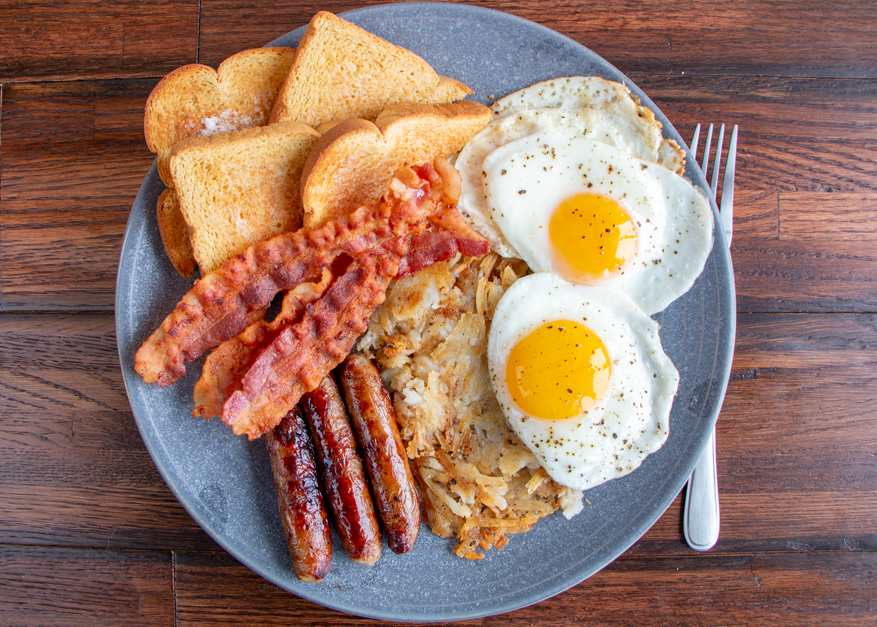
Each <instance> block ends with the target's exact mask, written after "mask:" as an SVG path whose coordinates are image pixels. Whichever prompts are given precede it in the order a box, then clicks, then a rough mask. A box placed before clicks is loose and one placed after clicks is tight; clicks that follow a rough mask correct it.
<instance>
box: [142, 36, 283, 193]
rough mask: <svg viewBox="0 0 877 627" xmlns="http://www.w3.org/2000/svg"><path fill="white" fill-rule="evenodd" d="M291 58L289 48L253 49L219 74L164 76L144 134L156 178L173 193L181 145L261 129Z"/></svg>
mask: <svg viewBox="0 0 877 627" xmlns="http://www.w3.org/2000/svg"><path fill="white" fill-rule="evenodd" d="M294 58H295V50H294V49H293V48H282V47H278V48H253V49H251V50H243V51H241V52H238V53H237V54H234V55H232V56H230V57H229V58H228V59H226V60H225V61H223V62H222V63H221V64H220V65H219V69H217V70H214V69H213V68H211V67H209V66H207V65H202V64H200V63H193V64H190V65H184V66H182V67H179V68H177V69H176V70H174V71H173V72H171V73H170V74H168V75H167V76H165V77H164V78H163V79H162V80H161V81H160V82H159V83H158V85H156V86H155V88H154V89H153V90H152V93H150V94H149V98H148V99H147V100H146V109H145V112H144V116H143V134H144V136H145V137H146V145H147V146H148V147H149V150H151V151H152V152H154V153H156V154H157V155H158V173H159V175H160V176H161V179H162V181H164V183H165V185H167V186H168V187H173V179H172V177H171V175H170V168H169V163H168V161H169V159H170V153H171V150H172V149H173V147H174V145H175V144H176V143H177V142H179V141H182V140H184V139H188V138H191V137H200V136H205V135H210V134H212V133H214V132H223V131H231V130H240V129H244V128H253V127H256V126H263V125H264V124H266V123H267V122H268V116H269V114H270V112H271V108H272V107H273V106H274V101H275V100H276V98H277V92H278V91H279V89H280V86H281V84H282V83H283V81H284V79H285V78H286V75H287V74H288V73H289V68H290V67H291V66H292V62H293V60H294Z"/></svg>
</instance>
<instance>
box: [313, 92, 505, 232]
mask: <svg viewBox="0 0 877 627" xmlns="http://www.w3.org/2000/svg"><path fill="white" fill-rule="evenodd" d="M492 118H493V112H492V111H491V110H490V109H489V108H487V107H485V106H483V105H480V104H477V103H475V102H469V101H465V100H464V101H461V102H453V103H450V104H442V105H426V104H398V105H393V106H391V107H388V108H386V109H385V110H384V111H383V112H382V113H381V114H380V115H379V116H377V119H376V120H375V121H374V123H372V122H369V121H368V120H344V121H342V122H337V123H334V124H331V125H329V124H326V125H324V126H321V127H320V128H321V129H323V130H324V131H325V133H324V134H323V135H322V137H320V139H319V140H317V142H316V143H315V144H314V148H313V150H312V151H311V154H310V156H309V157H308V160H307V162H306V163H305V166H304V171H303V173H302V184H301V188H302V205H303V207H304V212H305V215H304V225H305V226H306V227H308V228H317V227H319V226H321V225H322V224H324V223H325V222H327V221H328V220H332V219H335V218H337V217H340V216H342V215H345V214H347V213H349V212H350V211H352V210H354V209H356V208H357V207H359V206H361V205H364V204H367V203H372V202H377V200H378V199H380V197H381V195H382V194H383V193H384V192H385V191H386V189H387V186H388V185H389V184H390V181H391V180H392V178H393V174H394V173H395V172H396V170H397V169H398V168H400V167H402V166H403V165H405V164H406V163H407V164H409V165H421V164H423V163H427V162H432V161H433V160H435V158H436V157H449V156H451V155H453V154H454V153H456V152H457V151H459V150H460V149H461V148H462V147H463V145H464V144H465V143H466V142H467V141H469V140H470V139H471V138H472V137H474V136H475V134H476V133H478V131H480V130H481V129H482V128H484V127H485V126H486V125H487V123H488V122H489V121H490V120H491V119H492Z"/></svg>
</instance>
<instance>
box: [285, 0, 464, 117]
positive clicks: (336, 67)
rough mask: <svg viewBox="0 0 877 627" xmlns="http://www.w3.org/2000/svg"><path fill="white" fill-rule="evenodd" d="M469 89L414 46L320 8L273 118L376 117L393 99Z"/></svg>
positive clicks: (437, 98) (430, 97) (448, 95)
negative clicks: (438, 70)
mask: <svg viewBox="0 0 877 627" xmlns="http://www.w3.org/2000/svg"><path fill="white" fill-rule="evenodd" d="M317 87H318V88H317ZM471 93H472V90H471V89H469V88H468V87H466V86H465V85H463V84H462V83H460V82H458V81H455V80H453V79H450V78H445V77H440V76H439V75H438V74H436V73H435V71H434V70H433V69H432V68H431V67H430V66H429V64H428V63H427V62H426V61H424V60H423V59H421V58H420V57H419V56H417V55H416V54H414V53H413V52H411V51H410V50H406V49H405V48H401V47H399V46H395V45H393V44H391V43H390V42H388V41H385V40H384V39H381V38H380V37H377V36H375V35H372V34H371V33H369V32H368V31H365V30H363V29H362V28H360V27H358V26H354V25H353V24H351V23H350V22H347V21H346V20H343V19H341V18H340V17H337V16H336V15H333V14H332V13H328V12H326V11H320V12H319V13H317V14H316V15H315V16H314V17H313V19H311V21H310V23H309V24H308V27H307V30H306V31H305V34H304V36H303V37H302V39H301V43H300V44H299V47H298V53H297V54H296V58H295V61H294V62H293V64H292V68H291V69H290V71H289V76H288V77H287V78H286V81H285V82H284V83H283V86H282V87H281V89H280V93H279V95H278V96H277V101H276V103H275V104H274V109H273V111H272V112H271V122H279V121H283V120H293V121H296V122H302V123H304V124H307V125H309V126H312V127H314V128H316V127H317V126H319V125H320V124H323V123H324V122H329V121H332V120H347V119H364V120H374V119H375V118H376V117H377V116H378V114H379V113H380V112H381V111H382V110H383V109H384V108H386V107H388V106H390V105H393V104H397V103H401V102H424V103H430V104H442V103H447V102H453V101H455V100H460V99H461V98H463V97H465V96H467V95H469V94H471Z"/></svg>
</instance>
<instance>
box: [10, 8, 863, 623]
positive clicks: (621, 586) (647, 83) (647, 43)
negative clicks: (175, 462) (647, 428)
mask: <svg viewBox="0 0 877 627" xmlns="http://www.w3.org/2000/svg"><path fill="white" fill-rule="evenodd" d="M243 4H244V3H235V2H226V1H224V0H156V1H155V2H150V3H143V2H129V1H128V0H122V1H121V2H108V1H106V0H71V1H69V2H67V3H56V2H49V1H47V0H33V1H32V2H12V1H11V0H6V1H5V2H3V3H2V4H0V82H2V127H0V131H2V135H0V140H2V142H0V149H2V153H0V177H2V181H0V200H2V205H0V624H3V625H74V624H84V625H100V624H107V625H110V624H112V625H118V624H129V623H130V624H155V625H169V624H179V625H191V624H210V625H213V624H218V623H237V624H246V625H268V624H308V625H324V624H326V625H342V624H343V625H369V624H376V623H375V621H370V620H366V619H359V618H355V617H351V616H346V615H343V614H340V613H337V612H334V611H331V610H326V609H324V608H321V607H318V606H316V605H313V604H311V603H309V602H306V601H303V600H301V599H299V598H297V597H295V596H293V595H290V594H288V593H286V592H284V591H283V590H280V589H278V588H276V587H275V586H274V585H272V584H270V583H268V582H267V581H265V580H263V579H261V578H260V577H259V576H257V575H255V574H253V573H252V572H251V571H249V570H248V569H247V568H245V567H244V566H242V565H240V564H239V563H238V562H237V561H235V559H234V558H232V557H230V556H229V555H228V554H226V553H225V552H224V551H223V550H222V549H220V548H219V547H218V546H217V545H216V544H215V543H214V541H213V540H212V539H211V538H210V537H208V536H207V534H206V533H204V532H203V531H202V530H201V528H200V527H198V525H197V524H195V522H194V521H193V520H192V519H191V518H190V517H189V516H188V515H187V514H186V512H185V511H184V510H183V508H182V507H181V506H180V504H179V503H178V502H177V501H176V500H175V498H174V497H173V495H172V494H171V492H170V490H169V489H168V488H167V486H166V485H165V484H164V482H163V481H162V479H161V477H160V476H159V474H158V472H157V470H156V469H155V466H154V465H153V463H152V460H151V459H150V457H149V455H148V454H147V452H146V449H145V448H144V445H143V442H142V440H141V438H140V434H139V432H138V431H137V427H136V426H135V423H134V420H133V418H132V414H131V411H130V407H129V405H128V401H127V399H126V397H125V392H124V389H123V386H122V379H121V374H120V371H119V363H118V357H117V354H116V340H115V333H114V319H113V289H114V281H115V275H116V266H117V262H118V256H119V249H120V244H121V239H122V234H123V232H124V229H125V222H126V219H127V217H128V212H129V209H130V207H131V203H132V201H133V199H134V196H135V195H136V193H137V190H138V187H139V185H140V182H141V181H142V179H143V176H144V175H145V173H146V171H147V169H148V168H149V166H150V164H151V163H152V160H153V155H152V154H150V152H149V151H148V150H147V149H146V146H145V144H144V141H143V134H142V131H143V129H142V111H143V105H144V102H145V99H146V97H147V96H148V94H149V92H150V90H151V89H152V88H153V87H154V86H155V84H156V83H157V81H158V80H159V79H160V78H161V77H162V76H163V75H164V74H166V73H167V72H169V71H170V70H172V69H174V68H176V67H177V66H179V65H182V64H186V63H192V62H195V61H199V62H202V63H207V64H210V65H213V66H214V67H215V66H216V65H217V64H218V63H219V62H220V61H221V60H223V59H224V58H225V57H227V56H228V55H230V54H232V53H234V52H237V51H239V50H241V49H244V48H247V47H253V46H258V45H262V44H264V43H266V42H268V41H270V40H272V39H274V38H275V37H277V36H279V35H281V34H283V33H285V32H287V31H290V30H293V29H295V28H297V27H299V26H301V25H304V24H305V23H307V21H308V20H309V19H310V17H311V15H312V14H313V13H314V12H315V11H316V10H318V9H327V10H331V11H335V12H340V11H343V10H347V9H351V8H355V7H358V6H362V4H363V3H354V2H349V1H344V0H331V1H329V2H326V3H323V4H318V3H312V2H297V1H295V0H282V1H281V0H263V1H260V2H258V3H253V5H252V6H243ZM479 4H482V5H486V6H490V7H492V8H496V9H500V10H504V11H508V12H511V13H514V14H516V15H520V16H522V17H525V18H528V19H531V20H533V21H536V22H539V23H541V24H544V25H545V26H548V27H550V28H553V29H555V30H557V31H559V32H561V33H564V34H566V35H568V36H570V37H572V38H574V39H576V40H577V41H579V42H581V43H583V44H585V45H586V46H588V47H589V48H591V49H592V50H594V51H595V52H597V53H598V54H600V55H601V56H603V57H604V58H606V59H607V60H608V61H610V62H611V63H613V64H614V65H615V66H617V67H618V68H619V69H621V70H622V71H623V72H625V73H626V74H627V75H628V76H630V77H631V78H632V79H633V80H634V81H635V82H636V83H637V84H638V85H639V86H641V87H642V88H643V89H644V90H645V91H646V92H647V93H649V94H650V95H651V97H652V98H653V99H654V100H655V101H656V103H657V104H658V105H659V106H660V107H661V108H662V109H663V111H664V112H665V113H666V114H667V115H668V117H669V118H670V119H671V120H673V122H674V124H675V125H676V127H677V129H678V130H679V131H680V132H681V133H682V134H683V136H686V137H687V136H690V135H691V133H692V131H693V128H694V125H695V122H697V121H702V122H724V123H728V124H739V125H740V128H741V132H740V151H739V157H738V161H737V165H738V173H737V195H736V198H737V203H736V223H735V229H736V232H735V236H734V245H733V248H732V255H733V260H734V266H735V277H736V284H737V308H738V321H737V344H736V355H735V359H734V367H733V373H732V375H731V382H730V386H729V388H728V395H727V398H726V400H725V405H724V409H723V411H722V416H721V420H720V422H719V426H718V447H719V453H718V458H719V485H720V487H721V496H722V523H723V524H722V535H721V538H720V540H719V543H718V545H717V546H716V547H715V548H714V549H713V550H712V551H710V552H708V553H703V554H699V553H695V552H694V551H692V550H690V549H689V548H687V546H686V545H685V543H684V540H683V537H682V528H681V511H682V500H681V498H677V499H676V501H675V502H674V503H673V505H672V506H671V507H670V509H669V510H668V511H667V513H666V514H665V515H664V516H663V517H662V518H661V519H660V520H659V522H658V523H657V524H656V525H655V526H654V527H653V528H652V529H651V530H650V531H649V532H648V533H647V534H646V535H645V536H644V537H643V538H642V539H641V540H640V541H639V542H637V543H636V544H635V545H634V546H633V547H632V548H631V549H630V550H629V551H628V552H627V553H625V554H624V556H622V557H621V558H620V559H618V560H617V561H616V562H614V563H613V564H611V565H610V566H608V567H607V568H606V569H605V570H603V571H602V572H600V573H598V574H597V575H595V576H593V577H592V578H590V579H589V580H587V581H585V582H583V583H581V584H580V585H578V586H576V587H575V588H574V589H572V590H570V591H568V592H566V593H563V594H561V595H558V596H557V597H555V598H552V599H549V600H546V601H544V602H542V603H539V604H537V605H535V606H532V607H529V608H526V609H522V610H519V611H516V612H513V613H511V614H507V615H502V616H495V617H491V618H486V619H483V620H477V621H470V623H469V624H481V625H573V624H599V625H627V624H633V623H637V624H644V625H652V624H654V625H706V624H722V625H730V624H759V625H791V624H808V625H812V624H825V625H866V624H867V625H874V624H877V574H875V569H877V552H875V551H877V409H875V404H874V402H875V400H877V318H875V313H874V312H875V311H877V266H875V257H877V226H875V224H877V220H875V218H877V191H875V190H877V80H875V79H877V47H875V43H877V39H875V31H877V6H875V5H873V4H870V3H863V2H859V3H856V2H848V3H845V4H831V3H824V2H816V1H814V0H802V1H800V2H780V1H772V2H759V1H757V0H748V1H747V0H732V1H730V2H714V1H708V0H693V1H689V2H670V1H669V0H657V1H656V2H653V3H651V5H650V6H645V5H642V6H641V5H639V4H638V3H620V2H615V3H613V2H609V1H607V0H595V1H593V2H574V1H568V0H567V1H558V2H552V3H541V2H536V0H521V1H519V2H510V1H495V2H482V3H479Z"/></svg>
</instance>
